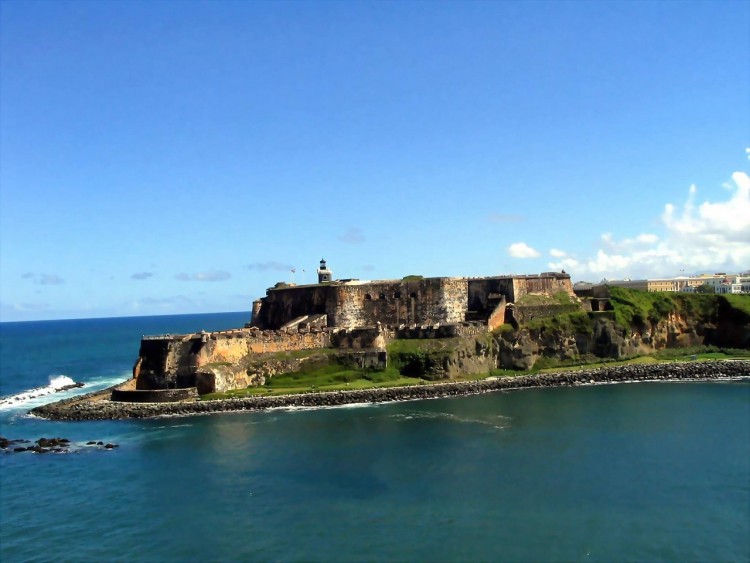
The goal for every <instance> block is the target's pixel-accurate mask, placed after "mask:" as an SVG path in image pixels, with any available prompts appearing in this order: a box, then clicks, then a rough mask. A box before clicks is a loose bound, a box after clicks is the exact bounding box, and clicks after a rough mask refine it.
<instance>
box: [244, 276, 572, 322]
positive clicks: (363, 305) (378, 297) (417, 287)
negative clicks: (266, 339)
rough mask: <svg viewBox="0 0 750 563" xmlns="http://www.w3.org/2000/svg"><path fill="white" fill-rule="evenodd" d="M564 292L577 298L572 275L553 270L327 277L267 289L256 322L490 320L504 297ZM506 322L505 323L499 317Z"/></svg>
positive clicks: (512, 299)
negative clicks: (319, 281) (311, 319)
mask: <svg viewBox="0 0 750 563" xmlns="http://www.w3.org/2000/svg"><path fill="white" fill-rule="evenodd" d="M561 291H562V292H565V293H567V294H569V295H570V296H571V297H572V298H574V299H575V294H574V293H573V286H572V285H571V283H570V276H569V275H567V274H564V273H556V272H549V273H545V274H540V275H535V276H498V277H487V278H424V279H416V280H412V279H408V278H407V279H404V280H383V281H370V282H361V281H358V280H351V281H341V282H327V283H323V284H316V285H305V286H286V285H284V286H281V287H274V288H270V289H268V291H267V292H266V297H263V298H262V299H260V300H258V301H255V303H254V304H253V311H254V313H255V314H254V316H253V321H252V324H253V326H255V327H258V328H262V329H279V328H282V327H284V326H285V325H287V324H288V323H292V322H294V321H295V319H298V318H300V317H303V316H310V315H327V326H330V327H338V328H355V327H360V326H374V325H375V324H376V323H378V322H379V323H381V324H383V325H387V326H393V327H396V326H399V325H402V324H403V325H415V324H416V325H434V324H438V323H439V324H454V323H461V322H463V321H467V320H481V321H484V322H486V321H487V320H488V319H489V318H490V317H491V316H493V313H495V311H496V309H497V307H498V305H499V304H500V302H501V301H502V300H503V299H504V300H505V302H506V303H513V302H515V301H518V300H519V299H521V298H523V297H524V296H526V295H528V294H532V293H541V294H549V295H552V294H554V293H558V292H561ZM500 324H502V323H500Z"/></svg>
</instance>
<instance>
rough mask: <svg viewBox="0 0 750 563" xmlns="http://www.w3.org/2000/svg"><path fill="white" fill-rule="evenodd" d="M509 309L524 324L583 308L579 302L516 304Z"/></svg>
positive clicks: (514, 317)
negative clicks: (564, 303) (566, 303)
mask: <svg viewBox="0 0 750 563" xmlns="http://www.w3.org/2000/svg"><path fill="white" fill-rule="evenodd" d="M509 310H510V311H512V316H513V319H515V321H516V323H518V324H523V323H528V322H529V321H531V320H534V319H539V318H545V317H554V316H555V315H563V314H565V313H575V312H576V311H580V310H581V306H580V305H577V304H570V305H552V304H548V305H514V306H512V307H510V308H509Z"/></svg>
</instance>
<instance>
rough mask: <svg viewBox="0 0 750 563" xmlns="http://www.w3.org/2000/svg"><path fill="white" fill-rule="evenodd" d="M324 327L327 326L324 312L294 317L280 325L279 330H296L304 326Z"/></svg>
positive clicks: (326, 317)
mask: <svg viewBox="0 0 750 563" xmlns="http://www.w3.org/2000/svg"><path fill="white" fill-rule="evenodd" d="M311 326H316V327H325V326H328V315H326V314H325V313H323V314H318V315H302V316H301V317H297V318H296V319H292V320H291V321H289V322H288V323H286V324H285V325H283V326H282V327H281V329H280V330H296V329H299V328H305V327H311Z"/></svg>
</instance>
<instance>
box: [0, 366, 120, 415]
mask: <svg viewBox="0 0 750 563" xmlns="http://www.w3.org/2000/svg"><path fill="white" fill-rule="evenodd" d="M126 378H127V376H126V375H120V376H117V377H114V378H111V377H107V378H104V377H102V378H94V379H91V380H90V381H86V382H85V383H77V382H76V381H74V380H73V379H72V378H71V377H69V376H67V375H58V374H56V375H50V376H49V383H48V384H47V385H45V386H44V387H34V388H33V389H27V390H26V391H21V392H20V393H16V394H15V395H8V396H7V397H0V411H3V410H10V409H17V408H20V407H23V408H31V407H36V406H39V405H42V404H44V403H46V402H50V401H57V400H60V399H63V398H67V397H72V396H74V395H77V394H80V393H88V392H91V391H97V390H99V389H105V388H106V387H110V386H112V385H115V384H116V383H118V382H120V381H123V380H124V379H126ZM58 393H59V395H58ZM50 395H55V396H54V397H50Z"/></svg>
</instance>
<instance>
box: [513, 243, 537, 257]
mask: <svg viewBox="0 0 750 563" xmlns="http://www.w3.org/2000/svg"><path fill="white" fill-rule="evenodd" d="M508 254H510V255H511V256H512V257H513V258H537V257H539V252H537V251H536V250H534V249H533V248H531V247H530V246H529V245H528V244H526V243H525V242H516V243H513V244H511V245H510V246H509V247H508Z"/></svg>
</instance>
